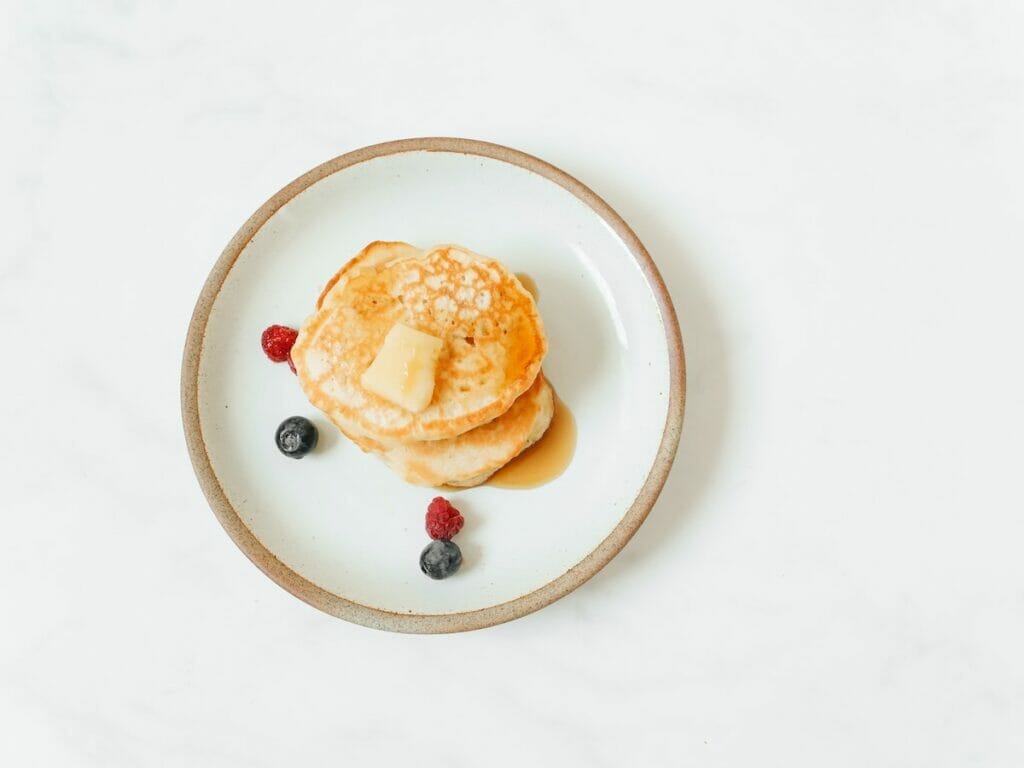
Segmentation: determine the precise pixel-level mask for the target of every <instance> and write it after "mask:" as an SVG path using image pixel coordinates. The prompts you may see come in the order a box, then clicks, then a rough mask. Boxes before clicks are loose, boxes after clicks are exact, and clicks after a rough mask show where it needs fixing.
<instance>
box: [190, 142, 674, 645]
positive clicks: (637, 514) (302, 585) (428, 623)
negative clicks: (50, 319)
mask: <svg viewBox="0 0 1024 768" xmlns="http://www.w3.org/2000/svg"><path fill="white" fill-rule="evenodd" d="M423 151H426V152H449V153H455V154H464V155H476V156H479V157H484V158H489V159H492V160H498V161H501V162H506V163H509V164H511V165H515V166H518V167H520V168H523V169H525V170H527V171H530V172H532V173H536V174H538V175H539V176H542V177H543V178H545V179H547V180H548V181H550V182H553V183H555V184H557V185H558V186H560V187H562V188H563V189H565V190H567V191H568V192H570V193H571V194H572V195H574V196H575V197H576V198H578V199H579V200H580V201H582V202H583V203H584V204H586V205H587V207H588V208H590V209H591V210H592V211H593V212H594V213H596V214H597V215H598V216H599V217H600V218H601V219H602V220H603V221H604V222H605V223H606V224H607V225H608V226H610V227H611V229H612V231H613V232H614V233H615V235H616V236H617V237H618V238H619V239H621V240H622V242H623V243H624V244H625V245H626V248H627V250H628V251H629V253H630V255H631V256H632V257H633V258H634V259H635V260H636V262H637V264H638V265H639V267H640V269H641V272H642V273H643V275H644V278H645V279H646V281H647V283H648V285H649V286H650V288H651V291H652V293H653V295H654V298H655V301H656V303H657V305H658V310H659V313H660V316H661V321H662V327H663V330H664V332H665V342H666V346H667V349H668V358H669V393H668V410H667V412H666V415H665V426H664V429H663V431H662V435H661V442H660V444H659V446H658V452H657V454H656V455H655V458H654V460H653V462H652V463H651V468H650V470H648V474H647V477H646V479H645V480H644V483H643V485H642V486H641V488H640V490H639V492H638V493H637V495H636V498H635V499H634V500H633V502H632V504H631V505H630V506H629V508H628V509H627V510H626V513H625V514H624V515H623V516H622V518H621V519H620V520H619V522H618V523H617V524H616V526H615V528H613V529H612V531H611V532H610V533H609V534H608V535H607V536H606V537H605V538H604V539H603V540H602V541H601V542H600V543H599V544H598V545H597V546H596V547H595V548H594V549H593V550H591V551H590V553H589V554H587V555H586V556H585V557H584V558H583V559H582V560H580V561H579V562H578V563H576V564H575V565H574V566H572V567H571V568H569V569H568V570H567V571H565V573H563V574H561V575H560V576H558V577H556V578H554V579H552V580H551V581H549V582H548V583H547V584H545V585H544V586H542V587H539V588H537V589H535V590H533V591H531V592H528V593H526V594H524V595H520V596H519V597H516V598H514V599H512V600H509V601H506V602H504V603H499V604H497V605H492V606H488V607H486V608H479V609H476V610H473V611H462V612H458V613H444V614H417V613H397V612H392V611H387V610H383V609H380V608H374V607H372V606H368V605H363V604H361V603H357V602H354V601H352V600H349V599H347V598H344V597H341V596H340V595H336V594H334V593H333V592H330V591H328V590H326V589H324V588H323V587H321V586H319V585H317V584H315V583H313V582H312V581H310V580H308V579H306V578H305V577H304V576H301V575H300V574H298V573H297V572H296V571H294V570H292V569H291V568H290V567H288V566H287V565H286V564H285V563H283V562H282V561H281V560H279V559H278V558H277V556H276V555H274V553H273V552H271V551H270V550H269V549H268V548H267V547H265V546H264V545H263V543H262V542H260V540H259V539H258V538H256V536H255V535H254V534H253V533H252V531H250V530H249V528H248V527H247V526H246V525H245V523H244V521H243V520H242V518H241V516H240V515H239V514H238V512H237V510H235V508H234V506H233V505H232V504H231V502H230V500H229V499H228V497H227V494H226V493H225V492H224V489H223V488H222V487H221V485H220V481H219V480H218V479H217V475H216V473H215V472H214V470H213V464H212V462H211V461H210V456H209V453H208V451H207V449H206V442H205V440H204V439H203V433H202V426H201V424H200V418H199V362H200V359H201V357H202V351H203V342H204V339H205V334H206V326H207V323H208V321H209V317H210V312H211V311H212V309H213V305H214V304H215V302H216V300H217V296H218V295H219V294H220V290H221V287H222V286H223V285H224V281H225V280H226V279H227V276H228V274H230V272H231V269H232V267H233V266H234V264H235V262H236V261H237V260H238V257H239V256H240V255H241V253H242V251H243V250H244V249H245V247H246V246H247V245H248V244H249V242H250V241H251V240H252V238H253V237H254V236H255V235H256V233H257V232H259V230H260V228H261V227H262V226H263V225H264V224H265V223H266V222H267V221H268V220H269V219H270V218H271V216H273V215H274V214H275V213H276V212H277V211H278V210H279V209H280V208H281V207H282V206H284V205H285V204H286V203H288V202H289V201H290V200H292V199H293V198H294V197H296V196H297V195H299V194H300V193H301V192H303V191H304V190H306V189H307V188H309V187H310V186H312V185H313V184H315V183H316V182H318V181H320V180H322V179H324V178H327V177H328V176H331V175H333V174H335V173H338V172H339V171H342V170H344V169H346V168H349V167H351V166H354V165H358V164H359V163H363V162H366V161H368V160H372V159H375V158H378V157H383V156H386V155H395V154H400V153H405V152H423ZM685 400H686V362H685V355H684V352H683V337H682V332H681V330H680V328H679V321H678V318H677V316H676V311H675V307H674V306H673V304H672V298H671V296H670V295H669V292H668V289H667V287H666V286H665V281H664V280H663V279H662V277H661V273H660V272H659V271H658V268H657V267H656V266H655V264H654V260H653V259H652V258H651V256H650V254H649V253H648V252H647V249H646V248H645V247H644V245H643V243H642V242H640V238H638V237H637V235H636V233H635V232H633V230H632V229H631V228H630V227H629V225H628V224H626V222H625V220H624V219H623V218H622V217H621V216H620V215H619V214H618V213H616V211H615V210H614V209H613V208H612V207H611V206H610V205H609V204H608V203H606V202H605V201H604V200H603V199H602V198H601V197H600V196H598V195H597V194H596V193H595V192H594V191H593V190H591V189H590V188H589V187H587V186H586V185H584V184H583V183H582V182H580V181H579V180H577V179H576V178H574V177H573V176H571V175H569V174H568V173H566V172H565V171H563V170H561V169H560V168H557V167H555V166H554V165H552V164H550V163H548V162H546V161H544V160H541V159H540V158H538V157H535V156H533V155H529V154H527V153H525V152H521V151H519V150H517V149H512V148H510V147H506V146H503V145H500V144H493V143H490V142H486V141H479V140H476V139H464V138H454V137H423V138H410V139H399V140H396V141H387V142H383V143H380V144H372V145H369V146H366V147H362V148H360V149H356V150H353V151H351V152H346V153H345V154H342V155H339V156H337V157H335V158H333V159H331V160H328V161H326V162H324V163H321V164H320V165H318V166H316V167H315V168H313V169H312V170H309V171H307V172H306V173H304V174H302V175H301V176H299V177H298V178H296V179H295V180H294V181H292V182H291V183H289V184H287V185H286V186H285V187H283V188H282V189H280V190H279V191H278V192H276V193H275V194H274V195H273V196H272V197H271V198H270V199H269V200H267V201H266V202H265V203H264V204H263V205H261V206H260V207H259V208H258V209H257V210H256V212H255V213H253V214H252V215H251V216H250V217H249V218H248V219H247V220H246V222H245V223H244V224H243V225H242V226H241V228H240V229H239V230H238V232H236V233H235V235H234V237H232V238H231V240H230V241H229V242H228V244H227V246H226V247H225V248H224V250H223V252H222V253H221V255H220V257H219V258H218V259H217V261H216V262H215V263H214V265H213V268H212V269H211V270H210V273H209V275H208V276H207V278H206V281H205V282H204V284H203V287H202V290H201V291H200V293H199V298H198V299H197V300H196V304H195V308H194V309H193V312H192V319H191V321H190V322H189V327H188V333H187V335H186V339H185V349H184V353H183V355H182V364H181V415H182V423H183V426H184V431H185V442H186V444H187V446H188V452H189V457H190V458H191V460H192V468H193V470H194V471H195V474H196V478H197V479H198V481H199V486H200V488H201V489H202V491H203V494H204V495H205V496H206V500H207V502H208V503H209V505H210V508H211V510H212V511H213V513H214V515H215V516H216V518H217V520H218V521H219V522H220V524H221V526H222V527H223V528H224V530H225V531H226V532H227V534H228V536H229V537H230V538H231V540H232V541H234V543H235V545H236V546H237V547H238V548H239V549H240V550H241V551H242V553H243V554H245V556H246V557H248V558H249V560H250V561H252V563H253V564H254V565H255V566H256V567H257V568H259V569H260V570H261V571H263V573H265V574H266V575H267V576H269V577H270V579H271V580H273V581H274V582H275V583H276V584H277V585H278V586H280V587H282V588H283V589H285V590H286V591H288V592H290V593H291V594H292V595H294V596H295V597H297V598H299V599H300V600H302V601H303V602H306V603H308V604H309V605H312V606H313V607H314V608H318V609H320V610H321V611H324V612H325V613H328V614H330V615H332V616H335V617H337V618H340V619H345V620H346V621H349V622H352V623H355V624H360V625H363V626H366V627H371V628H373V629H381V630H388V631H392V632H405V633H417V634H435V633H445V632H464V631H468V630H474V629H483V628H484V627H490V626H494V625H496V624H502V623H504V622H506V621H511V620H513V619H517V618H520V617H522V616H526V615H527V614H530V613H533V612H534V611H537V610H540V609H541V608H543V607H545V606H547V605H550V604H551V603H553V602H555V601H556V600H558V599H560V598H562V597H565V596H566V595H567V594H569V593H570V592H572V591H573V590H575V589H576V588H577V587H579V586H581V585H582V584H583V583H585V582H586V581H587V580H589V579H590V578H591V577H593V576H594V575H595V574H596V573H597V572H598V571H600V570H601V569H602V568H604V566H605V565H607V564H608V562H610V561H611V559H612V558H613V557H615V555H617V554H618V553H619V552H620V551H621V550H622V548H623V547H624V546H625V545H626V543H627V542H628V541H629V540H630V539H631V538H632V537H633V535H634V534H635V533H636V531H637V529H639V527H640V525H641V524H642V523H643V522H644V520H645V519H646V518H647V515H648V514H649V513H650V511H651V508H652V507H653V506H654V503H655V501H657V498H658V496H659V494H660V493H661V489H662V488H663V487H664V485H665V481H666V479H667V478H668V474H669V470H670V469H671V467H672V464H673V462H674V460H675V455H676V450H677V448H678V446H679V438H680V434H681V431H682V424H683V410H684V407H685Z"/></svg>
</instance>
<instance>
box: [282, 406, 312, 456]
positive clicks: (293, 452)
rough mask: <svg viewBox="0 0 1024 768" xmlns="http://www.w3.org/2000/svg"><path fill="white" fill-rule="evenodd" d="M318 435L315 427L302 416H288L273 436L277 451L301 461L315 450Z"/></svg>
mask: <svg viewBox="0 0 1024 768" xmlns="http://www.w3.org/2000/svg"><path fill="white" fill-rule="evenodd" d="M318 437H319V433H318V432H317V431H316V425H314V424H313V422H311V421H310V420H309V419H307V418H305V417H303V416H290V417H288V418H287V419H285V420H284V421H282V422H281V425H280V426H279V427H278V428H277V432H276V433H275V434H274V441H275V442H276V443H277V449H278V450H279V451H280V452H281V453H283V454H284V455H285V456H287V457H288V458H291V459H301V458H302V457H303V456H305V455H306V454H307V453H309V452H310V451H312V450H313V449H314V448H316V442H317V438H318Z"/></svg>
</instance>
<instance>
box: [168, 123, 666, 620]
mask: <svg viewBox="0 0 1024 768" xmlns="http://www.w3.org/2000/svg"><path fill="white" fill-rule="evenodd" d="M378 239H382V240H404V241H407V242H410V243H413V244H416V245H419V246H429V245H433V244H436V243H445V242H455V243H459V244H461V245H465V246H466V247H468V248H470V249H472V250H475V251H478V252H480V253H484V254H487V255H488V256H492V257H495V258H497V259H499V260H501V261H502V262H504V263H505V264H506V265H507V266H508V267H509V268H510V269H511V270H512V271H515V272H526V273H527V274H529V275H530V276H531V277H532V278H533V279H534V281H535V282H536V284H537V287H538V290H539V301H538V306H539V308H540V312H541V315H542V317H543V319H544V324H545V328H546V331H547V334H548V338H549V342H550V352H549V353H548V357H547V359H546V361H545V363H544V370H545V373H546V374H547V376H548V378H549V379H550V380H551V382H552V383H553V384H554V386H555V388H556V390H557V391H558V394H559V396H560V397H561V398H562V400H563V401H565V402H566V404H567V405H568V407H569V409H570V410H571V411H572V413H573V414H574V416H575V418H576V424H577V430H578V431H577V447H576V452H575V456H574V458H573V460H572V462H571V464H570V465H569V467H568V468H567V470H566V471H565V472H564V474H562V475H561V476H560V477H559V478H558V479H556V480H554V481H552V482H550V483H548V484H547V485H543V486H541V487H538V488H535V489H530V490H507V489H500V488H494V487H489V486H486V485H485V486H481V487H478V488H472V489H468V490H463V491H458V492H447V493H446V494H445V495H447V496H448V497H449V498H451V500H452V501H453V503H454V504H455V505H456V506H457V507H458V508H460V509H461V510H462V512H463V514H464V516H465V518H466V525H465V528H464V530H463V531H462V533H460V534H459V536H458V537H457V539H456V541H457V542H458V543H459V544H460V546H461V547H462V550H463V554H464V563H463V567H462V569H461V570H460V571H459V573H458V574H457V575H456V576H454V577H452V578H449V579H447V580H445V581H440V582H438V581H432V580H430V579H428V578H426V577H425V576H424V575H423V574H422V573H420V571H419V565H418V558H419V553H420V550H421V549H422V548H423V547H424V546H425V545H426V543H427V541H428V539H427V536H426V533H425V531H424V529H423V520H424V512H425V508H426V505H427V503H428V501H429V500H430V499H431V498H432V497H433V496H434V495H436V492H435V491H434V490H433V489H430V488H420V487H416V486H412V485H408V484H406V483H404V482H403V481H402V480H401V479H399V478H398V477H397V476H396V475H394V474H393V473H392V472H391V471H389V470H388V469H387V468H386V467H385V466H384V465H383V464H381V463H380V462H379V461H378V460H377V459H375V458H374V457H373V456H369V455H364V454H363V453H362V452H361V451H360V450H359V449H358V448H356V447H355V446H354V445H352V444H351V443H349V442H348V441H347V440H346V439H345V438H344V437H343V436H341V435H340V434H339V433H338V432H337V431H336V430H335V429H334V428H333V427H332V426H331V425H330V423H329V422H328V421H327V419H326V418H324V417H323V416H322V415H321V414H320V413H319V412H318V411H317V410H316V409H315V408H314V407H313V406H312V405H310V404H309V403H308V401H307V400H306V398H305V396H304V395H303V393H302V390H301V389H300V388H299V386H298V384H297V382H296V380H295V377H294V376H293V375H292V373H291V372H290V371H289V370H288V368H287V366H285V365H273V364H271V363H270V362H269V361H268V360H267V359H266V358H265V357H264V355H263V352H262V351H261V349H260V343H259V339H260V334H261V332H262V330H263V329H264V328H265V327H266V326H268V325H270V324H272V323H281V324H286V325H292V326H298V325H299V324H301V322H302V321H303V320H304V319H305V317H306V315H307V314H309V313H310V312H311V311H312V309H313V303H314V301H315V299H316V297H317V295H318V293H319V291H320V289H321V287H322V286H323V284H324V282H325V281H326V280H327V279H328V278H329V277H330V276H331V275H333V274H334V272H335V271H336V270H337V269H338V267H339V266H340V265H341V264H342V263H344V262H345V261H346V260H347V259H348V258H350V257H351V256H352V255H353V254H355V253H356V252H358V251H359V250H360V249H361V248H362V247H363V246H364V245H366V243H368V242H370V241H372V240H378ZM683 392H684V366H683V354H682V343H681V339H680V334H679V328H678V324H677V321H676V318H675V313H674V311H673V309H672V304H671V300H670V299H669V297H668V294H667V292H666V291H665V288H664V284H663V283H662V281H661V279H660V277H659V275H658V273H657V270H656V268H655V267H654V264H653V262H652V261H651V259H650V257H649V256H648V255H647V252H646V251H645V250H644V248H643V246H642V245H641V244H640V242H639V241H638V240H637V238H636V236H635V235H634V234H633V233H632V231H631V230H630V229H629V228H628V227H627V226H626V224H625V223H624V222H623V221H622V220H621V218H619V216H618V215H617V214H615V212H614V211H612V210H611V209H610V208H609V207H608V205H607V204H605V203H604V202H603V201H602V200H601V199H600V198H598V197H597V196H596V195H594V193H593V192H591V191H590V190H589V189H587V188H586V187H584V186H583V185H582V184H580V183H579V182H577V181H576V180H575V179H573V178H571V177H570V176H568V175H567V174H565V173H563V172H562V171H559V170H558V169H556V168H554V167H552V166H550V165H548V164H547V163H544V162H542V161H540V160H538V159H536V158H534V157H531V156H529V155H525V154H523V153H520V152H516V151H515V150H511V149H508V148H505V147H499V146H496V145H493V144H485V143H482V142H476V141H469V140H464V139H410V140H407V141H399V142H390V143H388V144H381V145H376V146H373V147H367V148H365V149H362V150H358V151H356V152H352V153H349V154H347V155H343V156H342V157H339V158H336V159H335V160H332V161H329V162H327V163H325V164H324V165H322V166H319V167H318V168H316V169H314V170H312V171H310V172H309V173H307V174H305V175H304V176H302V177H301V178H299V179H297V180H296V181H295V182H293V183H292V184H290V185H289V186H287V187H286V188H285V189H283V190H281V192H279V193H278V194H277V195H275V196H274V197H273V198H271V200H270V201H268V202H267V203H266V204H265V205H264V206H263V207H262V208H260V210H259V211H257V212H256V213H255V214H254V215H253V216H252V218H250V219H249V221H248V222H246V224H245V225H244V226H243V227H242V229H241V230H240V231H239V233H238V234H237V235H236V236H235V238H234V239H233V240H232V242H231V243H230V244H229V245H228V247H227V249H226V250H225V252H224V254H223V255H222V256H221V258H220V260H219V261H218V262H217V264H216V265H215V266H214V268H213V271H212V272H211V274H210V277H209V279H208V281H207V284H206V286H205V287H204V289H203V292H202V295H201V296H200V298H199V301H198V303H197V306H196V311H195V314H194V316H193V320H192V324H191V326H190V328H189V335H188V341H187V344H186V350H185V359H184V364H183V371H182V407H183V414H184V420H185V431H186V436H187V439H188V443H189V449H190V452H191V455H192V460H193V464H194V466H195V468H196V473H197V475H198V477H199V480H200V483H201V485H202V486H203V490H204V491H205V493H206V495H207V498H208V499H209V501H210V504H211V506H212V508H213V510H214V512H215V513H216V514H217V516H218V518H219V519H220V521H221V523H222V524H223V525H224V527H225V528H226V529H227V531H228V533H229V534H230V535H231V536H232V538H233V539H234V540H235V542H236V543H237V544H238V545H239V547H240V548H241V549H242V550H243V551H244V552H245V553H246V554H247V555H248V556H249V557H250V559H252V560H253V562H254V563H256V565H258V566H259V567H260V568H261V569H263V570H264V571H265V572H266V573H267V574H268V575H269V576H270V577H271V578H273V579H274V580H275V581H277V582H278V583H279V584H281V585H282V586H283V587H285V588H286V589H288V590H289V591H290V592H292V593H293V594H295V595H297V596H298V597H300V598H302V599H303V600H306V601H307V602H309V603H311V604H312V605H314V606H316V607H318V608H321V609H323V610H325V611H327V612H329V613H332V614H334V615H336V616H339V617H341V618H345V619H348V620H351V621H355V622H358V623H361V624H366V625H368V626H373V627H378V628H382V629H390V630H397V631H408V632H443V631H458V630H465V629H475V628H479V627H482V626H488V625H491V624H496V623H499V622H501V621H507V620H508V619H512V618H516V617H517V616H521V615H523V614H525V613H529V612H530V611H533V610H536V609H537V608H540V607H542V606H544V605H546V604H548V603H550V602H552V601H553V600H556V599H557V598H559V597H561V596H563V595H564V594H566V593H568V592H570V591H571V590H572V589H574V588H575V587H576V586H578V585H579V584H581V583H582V582H583V581H585V580H586V579H587V578H589V577H590V576H592V575H593V574H594V573H596V572H597V571H598V570H600V568H601V567H602V566H603V565H604V564H605V563H606V562H607V561H608V560H610V559H611V558H612V557H613V556H614V555H615V553H616V552H618V551H619V549H621V547H622V546H623V545H624V544H625V543H626V541H628V539H629V537H630V536H632V534H633V533H634V532H635V530H636V528H637V527H638V526H639V525H640V523H641V522H643V519H644V518H645V517H646V515H647V512H648V511H649V510H650V508H651V506H652V505H653V503H654V500H655V499H656V497H657V495H658V492H659V491H660V489H661V486H662V484H663V483H664V481H665V477H666V475H667V473H668V470H669V467H670V466H671V463H672V459H673V456H674V454H675V449H676V445H677V443H678V439H679V429H680V426H681V422H682V412H683ZM292 415H303V416H306V417H308V418H310V419H312V420H313V422H314V423H315V424H316V425H317V426H318V427H319V430H320V436H321V437H320V445H319V446H318V448H317V450H316V451H315V452H314V453H312V454H310V455H309V456H307V457H306V458H304V459H302V460H301V461H294V460H290V459H287V458H285V457H283V456H282V455H281V454H280V453H278V451H277V448H276V447H275V445H274V440H273V435H274V430H275V429H276V427H277V425H278V424H279V423H280V422H281V421H282V420H283V419H284V418H285V417H287V416H292Z"/></svg>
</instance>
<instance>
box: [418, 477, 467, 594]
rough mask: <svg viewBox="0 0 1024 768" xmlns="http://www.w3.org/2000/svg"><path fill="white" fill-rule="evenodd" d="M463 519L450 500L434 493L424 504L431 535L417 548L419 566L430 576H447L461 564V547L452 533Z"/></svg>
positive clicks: (459, 526)
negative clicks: (435, 495)
mask: <svg viewBox="0 0 1024 768" xmlns="http://www.w3.org/2000/svg"><path fill="white" fill-rule="evenodd" d="M463 523H465V520H463V519H462V515H461V513H460V512H459V510H457V509H456V508H455V507H453V506H452V505H451V502H450V501H448V499H446V498H444V497H443V496H438V497H437V498H435V499H434V500H433V501H431V502H430V505H429V506H428V507H427V535H428V536H430V538H432V539H433V541H432V542H430V543H429V544H427V546H426V547H424V549H423V551H422V552H420V570H421V571H423V572H424V573H425V574H427V576H429V577H430V578H432V579H447V578H448V577H449V576H451V575H452V574H454V573H455V572H456V571H457V570H459V568H460V567H461V566H462V550H461V549H459V545H458V544H456V543H455V542H454V541H452V537H453V536H454V535H455V534H457V533H458V532H459V531H461V530H462V525H463Z"/></svg>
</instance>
